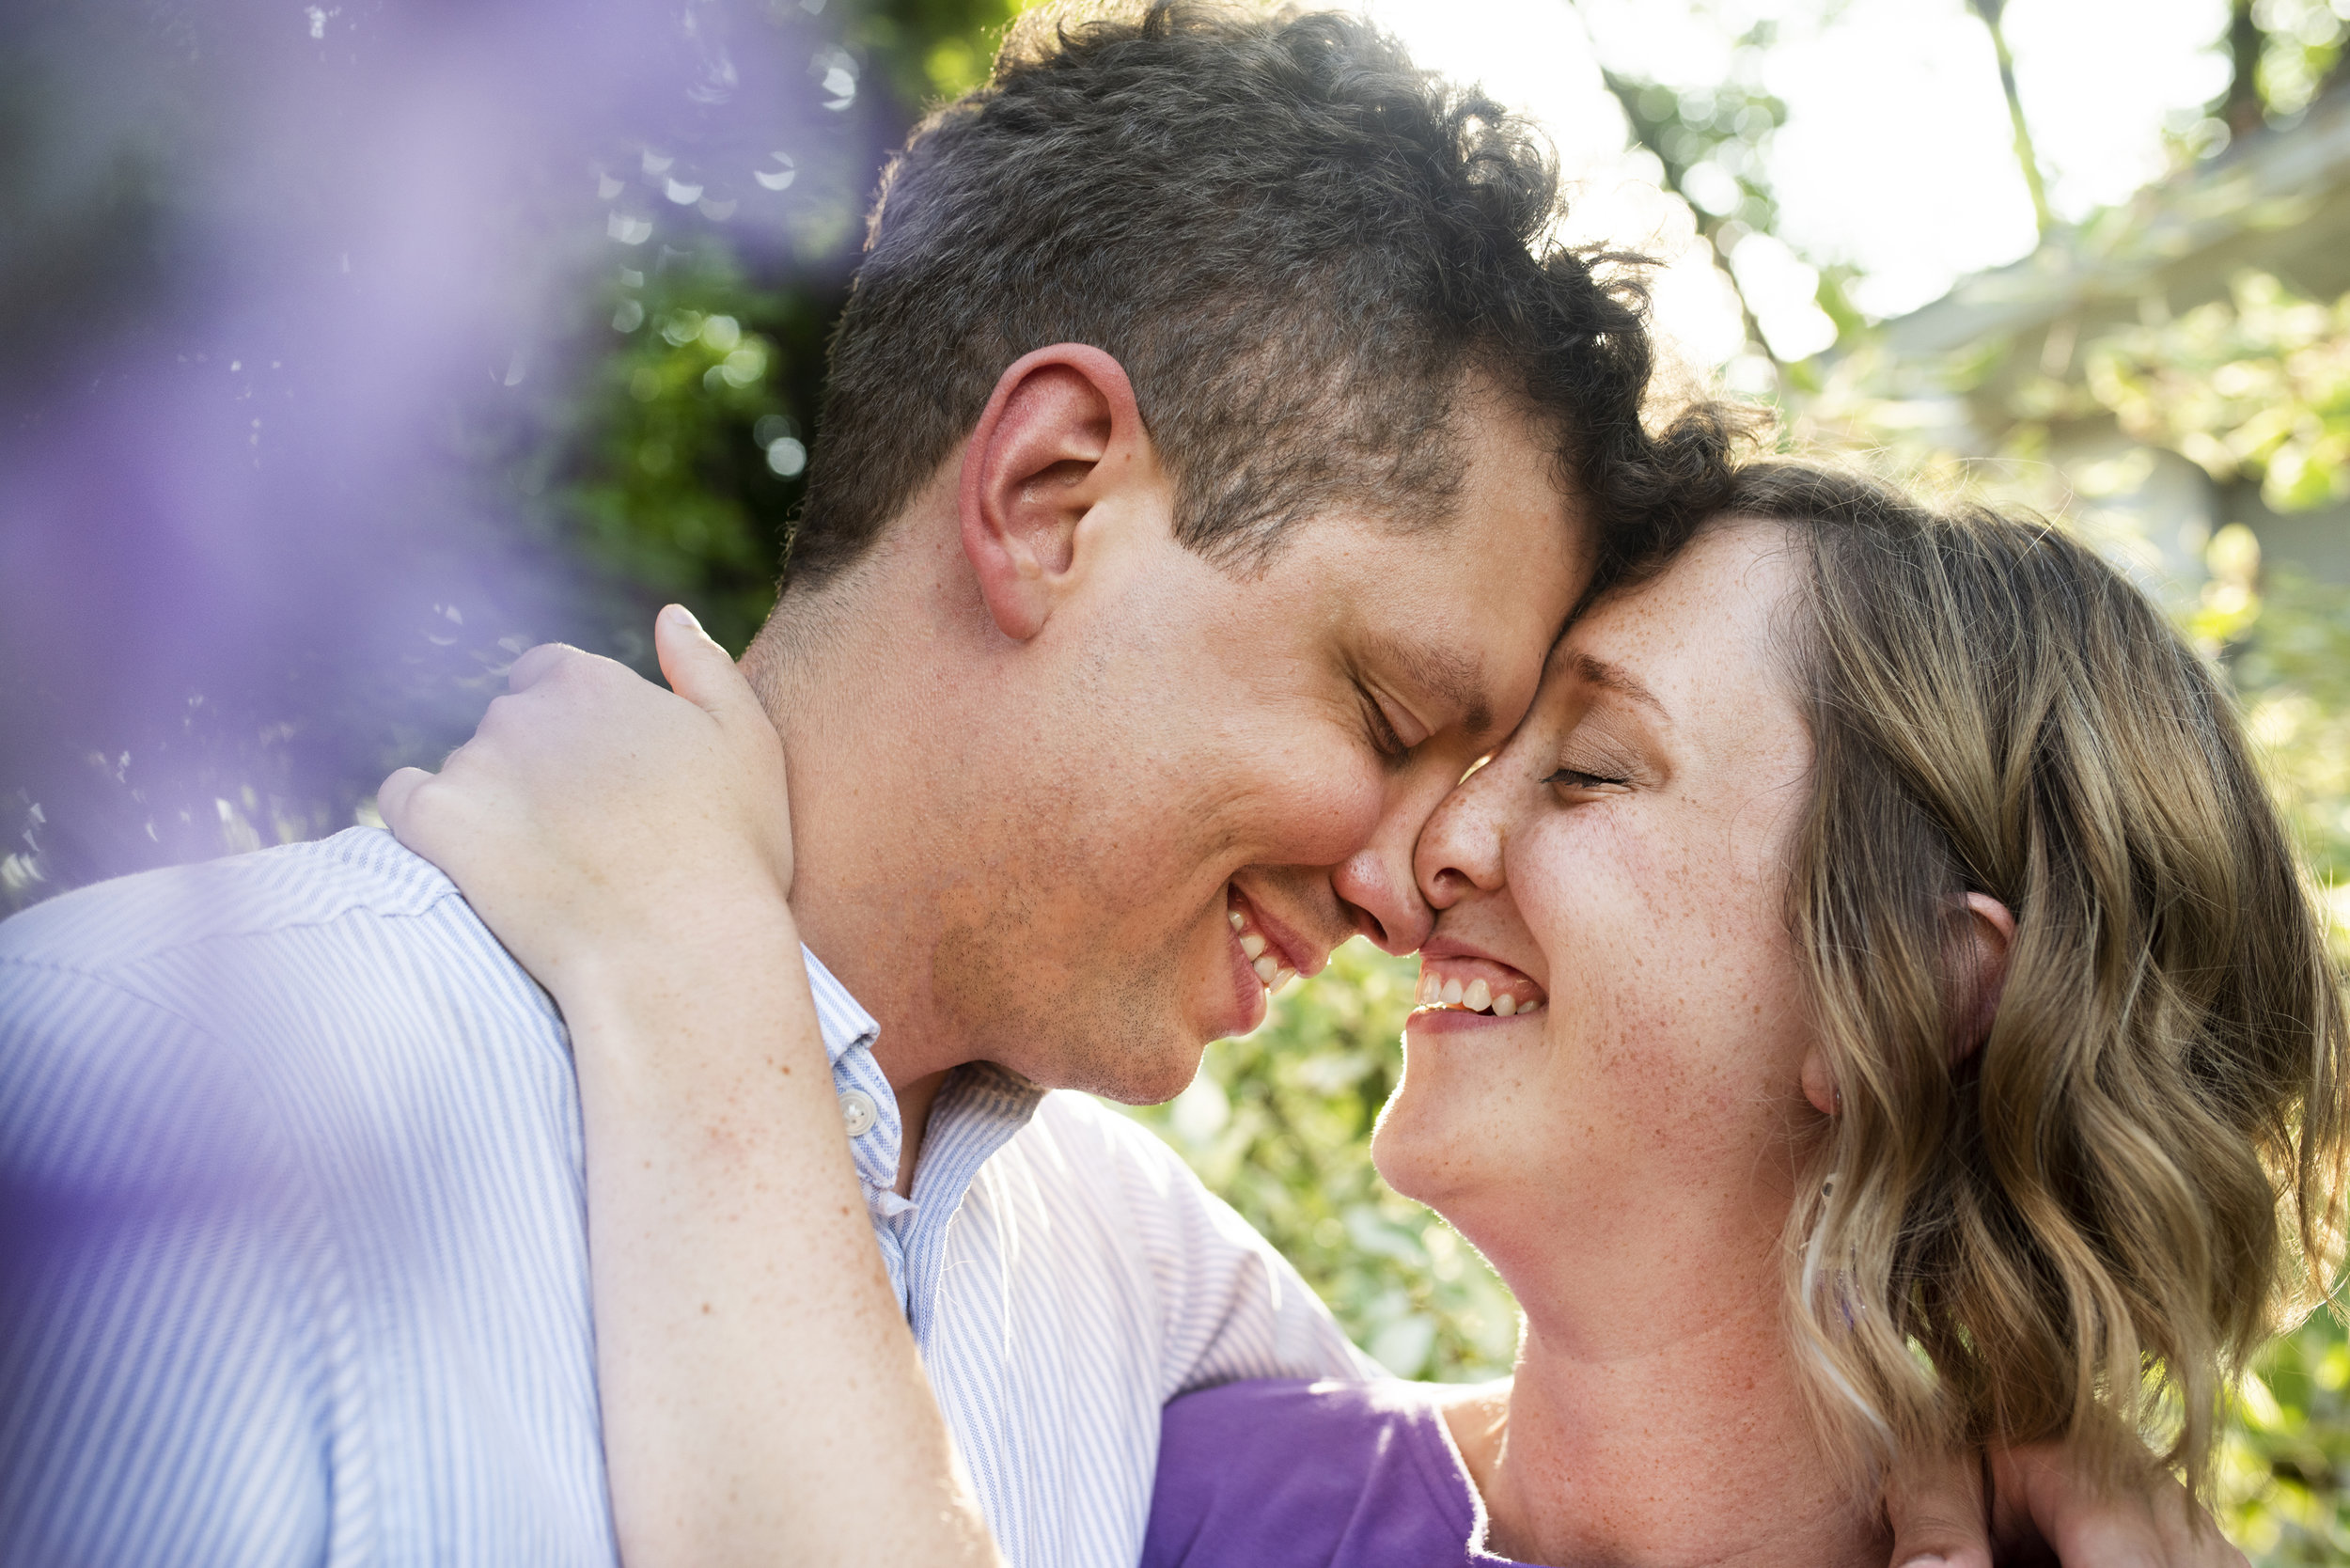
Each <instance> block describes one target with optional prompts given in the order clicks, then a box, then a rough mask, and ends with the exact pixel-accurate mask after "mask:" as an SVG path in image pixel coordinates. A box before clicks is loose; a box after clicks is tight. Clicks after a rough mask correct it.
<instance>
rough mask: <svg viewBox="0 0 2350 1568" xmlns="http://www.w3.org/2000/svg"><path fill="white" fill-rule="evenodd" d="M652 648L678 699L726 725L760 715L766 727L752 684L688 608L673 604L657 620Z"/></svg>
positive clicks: (653, 629)
mask: <svg viewBox="0 0 2350 1568" xmlns="http://www.w3.org/2000/svg"><path fill="white" fill-rule="evenodd" d="M652 646H653V651H654V652H655V653H656V654H658V655H659V656H660V659H661V673H662V675H663V676H664V677H666V679H667V681H668V682H669V689H670V690H671V691H673V692H675V693H677V694H678V696H680V697H682V698H685V700H687V701H688V702H691V703H692V704H694V706H696V707H697V708H699V709H701V710H702V711H703V712H704V713H709V714H710V715H711V716H712V717H713V718H716V719H719V720H721V721H724V720H727V719H729V718H731V717H733V716H734V715H735V714H737V713H744V712H745V710H759V722H760V723H761V724H765V723H766V722H767V716H766V713H765V711H764V710H763V709H760V707H759V698H758V695H757V694H756V693H754V692H753V691H752V690H751V684H750V682H747V681H745V680H744V679H743V672H742V671H741V670H739V669H737V668H735V667H734V661H733V660H732V659H730V658H729V657H727V651H726V650H725V649H723V648H721V647H719V646H718V644H717V643H716V641H714V640H713V638H712V637H711V635H710V634H709V633H707V632H705V631H703V630H702V623H701V622H700V621H698V620H697V619H694V612H693V611H691V610H689V609H687V608H686V607H685V606H684V605H682V604H671V605H670V606H669V607H668V608H666V609H665V610H663V611H662V612H661V614H660V616H659V618H658V619H655V620H654V621H653V627H652Z"/></svg>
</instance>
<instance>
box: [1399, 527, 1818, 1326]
mask: <svg viewBox="0 0 2350 1568" xmlns="http://www.w3.org/2000/svg"><path fill="white" fill-rule="evenodd" d="M1797 580H1798V579H1797V576H1796V558H1795V556H1794V547H1793V546H1792V544H1791V542H1790V541H1789V539H1788V537H1787V535H1786V534H1785V532H1784V531H1783V530H1781V529H1780V528H1778V527H1777V526H1775V525H1765V524H1757V523H1731V524H1724V525H1715V526H1713V527H1712V528H1710V529H1709V530H1708V531H1707V532H1706V533H1705V534H1704V535H1702V536H1701V537H1700V539H1699V540H1698V541H1696V542H1695V543H1693V544H1692V545H1691V546H1690V547H1689V548H1688V549H1687V550H1686V551H1684V553H1683V555H1682V556H1681V557H1680V558H1679V559H1678V560H1677V561H1675V562H1674V564H1673V565H1672V566H1671V567H1670V568H1669V570H1668V571H1667V572H1665V573H1664V574H1663V575H1661V576H1660V577H1658V578H1657V579H1655V580H1654V581H1653V582H1651V583H1649V584H1647V585H1645V586H1643V587H1641V588H1637V589H1635V590H1632V591H1630V592H1627V593H1624V594H1622V595H1621V596H1618V597H1615V598H1611V599H1609V600H1607V601H1606V602H1605V603H1603V604H1600V605H1599V606H1598V607H1597V608H1595V609H1594V610H1592V611H1591V612H1590V614H1589V615H1587V616H1586V617H1584V618H1583V619H1580V620H1579V621H1577V622H1576V623H1575V625H1574V626H1573V627H1572V628H1571V629H1570V630H1569V631H1568V633H1567V635H1566V636H1565V638H1564V639H1563V640H1562V641H1561V643H1560V645H1559V648H1558V650H1557V651H1555V653H1554V654H1553V655H1552V658H1551V660H1550V663H1549V667H1548V670H1547V672H1546V674H1545V677H1544V681H1543V688H1542V693H1541V695H1540V697H1539V698H1537V699H1536V701H1535V705H1534V708H1533V711H1532V713H1530V714H1529V715H1528V718H1527V719H1526V721H1525V723H1524V725H1523V726H1522V727H1521V728H1520V729H1518V731H1517V732H1516V733H1515V734H1514V735H1512V737H1511V739H1510V741H1509V742H1508V744H1507V745H1506V746H1505V747H1504V748H1503V749H1502V750H1501V751H1500V752H1499V753H1498V754H1497V755H1496V756H1495V757H1494V759H1493V760H1491V761H1490V762H1488V763H1487V764H1486V765H1485V766H1484V767H1483V768H1481V770H1479V771H1478V772H1476V773H1474V774H1472V775H1471V776H1469V777H1468V778H1467V779H1466V780H1465V781H1464V782H1463V783H1462V785H1461V786H1460V788H1459V789H1458V790H1456V791H1455V792H1453V794H1452V795H1451V797H1450V798H1449V800H1448V801H1447V802H1446V803H1445V804H1444V806H1443V807H1442V808H1440V809H1439V810H1438V811H1437V812H1436V814H1435V816H1434V818H1433V819H1431V821H1430V822H1429V824H1428V826H1427V828H1426V830H1425V832H1424V833H1423V834H1422V836H1421V838H1420V841H1419V848H1418V860H1417V870H1418V877H1419V881H1420V886H1421V887H1422V889H1423V890H1424V891H1425V893H1426V894H1427V896H1428V898H1429V900H1430V902H1432V903H1434V906H1435V907H1436V908H1437V909H1438V910H1439V911H1440V914H1439V916H1438V919H1437V923H1436V928H1435V934H1434V938H1433V939H1432V940H1431V941H1430V942H1429V943H1428V945H1427V946H1426V948H1425V949H1422V978H1421V992H1420V996H1421V998H1422V1006H1421V1008H1420V1009H1419V1010H1418V1011H1415V1013H1414V1014H1413V1016H1412V1020H1411V1024H1410V1026H1409V1027H1408V1029H1407V1030H1406V1033H1405V1047H1404V1075H1403V1080H1402V1084H1401V1085H1400V1086H1399V1087H1398V1089H1397V1090H1396V1094H1395V1097H1394V1099H1393V1100H1392V1101H1391V1102H1390V1103H1389V1104H1388V1105H1387V1110H1386V1111H1385V1113H1384V1114H1383V1116H1382V1118H1381V1123H1380V1127H1379V1132H1378V1137H1377V1139H1376V1142H1375V1143H1374V1146H1373V1147H1374V1153H1375V1156H1376V1158H1377V1161H1378V1164H1379V1168H1380V1169H1381V1171H1382V1172H1383V1173H1385V1174H1386V1176H1387V1180H1388V1181H1389V1182H1390V1183H1391V1184H1393V1185H1394V1186H1395V1187H1396V1188H1397V1189H1398V1190H1399V1191H1402V1192H1403V1193H1406V1194H1408V1195H1410V1196H1412V1197H1414V1198H1418V1199H1419V1200H1421V1201H1423V1202H1426V1203H1428V1204H1430V1205H1431V1206H1432V1207H1434V1208H1435V1209H1437V1210H1438V1211H1440V1212H1442V1213H1443V1214H1445V1215H1446V1216H1447V1217H1448V1218H1449V1219H1451V1220H1452V1222H1453V1223H1454V1224H1455V1225H1457V1226H1459V1227H1460V1228H1461V1230H1462V1231H1463V1232H1464V1233H1465V1234H1466V1235H1467V1236H1468V1237H1469V1239H1470V1240H1471V1241H1473V1242H1475V1243H1477V1245H1479V1246H1480V1247H1483V1248H1485V1250H1486V1251H1487V1253H1488V1255H1489V1256H1491V1257H1493V1259H1494V1261H1495V1262H1496V1264H1498V1265H1499V1266H1501V1268H1502V1269H1503V1271H1504V1273H1505V1274H1508V1275H1511V1276H1512V1284H1513V1285H1517V1286H1518V1287H1519V1289H1520V1292H1521V1294H1522V1295H1523V1294H1525V1292H1526V1290H1527V1289H1528V1286H1530V1285H1533V1284H1535V1281H1533V1280H1530V1279H1525V1278H1523V1275H1524V1270H1525V1268H1526V1267H1528V1266H1533V1267H1541V1266H1543V1263H1544V1261H1545V1259H1569V1258H1571V1259H1573V1260H1574V1262H1575V1265H1576V1266H1577V1267H1578V1268H1579V1269H1583V1270H1586V1271H1588V1270H1589V1269H1591V1268H1594V1267H1600V1266H1603V1265H1604V1264H1605V1262H1606V1258H1607V1257H1608V1256H1609V1255H1610V1254H1611V1253H1617V1254H1622V1256H1623V1261H1624V1262H1628V1263H1637V1262H1638V1261H1639V1258H1640V1256H1641V1254H1642V1251H1643V1249H1644V1248H1645V1249H1647V1251H1650V1252H1653V1250H1654V1249H1655V1248H1656V1247H1660V1246H1670V1245H1675V1243H1676V1240H1677V1241H1678V1242H1679V1243H1681V1244H1694V1243H1700V1242H1703V1243H1707V1244H1719V1243H1722V1242H1731V1241H1735V1240H1736V1239H1737V1238H1738V1237H1739V1236H1742V1235H1747V1234H1751V1235H1754V1236H1757V1237H1761V1238H1771V1237H1775V1236H1776V1235H1777V1232H1778V1227H1779V1225H1780V1224H1781V1222H1782V1221H1783V1220H1784V1218H1785V1215H1786V1214H1787V1204H1788V1200H1789V1198H1790V1196H1791V1190H1792V1189H1791V1185H1790V1183H1791V1180H1792V1176H1791V1172H1792V1168H1793V1162H1792V1158H1791V1154H1792V1151H1793V1148H1794V1137H1795V1136H1796V1133H1797V1129H1799V1128H1800V1127H1802V1126H1804V1125H1806V1124H1807V1121H1806V1119H1810V1118H1811V1117H1812V1116H1813V1115H1814V1113H1812V1112H1811V1111H1810V1110H1809V1109H1808V1108H1807V1107H1806V1106H1805V1105H1804V1102H1803V1099H1802V1092H1801V1088H1800V1074H1801V1068H1802V1058H1803V1055H1804V1052H1805V1050H1806V1049H1807V1047H1808V1044H1809V1040H1808V1034H1807V1028H1806V1024H1805V1013H1804V1007H1803V1002H1802V994H1801V986H1800V983H1799V977H1798V971H1797V964H1796V956H1795V951H1794V943H1793V940H1792V938H1791V936H1790V933H1789V932H1788V929H1787V924H1786V918H1785V913H1784V911H1785V896H1786V888H1787V861H1786V849H1787V845H1788V842H1789V839H1790V835H1791V832H1792V829H1793V827H1794V823H1796V821H1797V820H1798V818H1799V816H1800V814H1801V812H1802V810H1803V808H1804V807H1805V805H1806V803H1807V800H1808V790H1809V770H1810V760H1811V743H1810V734H1809V732H1808V730H1807V729H1806V726H1805V725H1804V722H1803V719H1802V717H1801V714H1800V713H1799V712H1798V710H1797V708H1796V705H1795V702H1794V698H1793V695H1792V694H1791V692H1790V691H1789V690H1788V688H1787V680H1786V675H1785V673H1784V663H1783V658H1782V655H1781V652H1780V646H1781V624H1782V621H1783V616H1782V613H1781V612H1782V607H1783V606H1784V605H1785V604H1787V603H1788V596H1789V594H1790V592H1791V591H1792V590H1793V589H1794V587H1795V585H1796V583H1797ZM1480 981H1482V982H1483V990H1482V993H1480V992H1479V990H1478V989H1477V986H1478V982H1480ZM1455 983H1457V984H1458V985H1459V986H1460V987H1461V995H1462V996H1463V998H1464V1001H1465V1003H1475V1002H1478V1001H1481V1000H1485V999H1486V998H1489V997H1493V998H1506V999H1502V1000H1495V1001H1493V1002H1491V1003H1489V1010H1488V1011H1483V1012H1478V1011H1468V1010H1467V1008H1466V1006H1465V1005H1461V1006H1452V1007H1445V1006H1443V1005H1441V1002H1442V999H1443V998H1447V997H1450V996H1453V992H1452V989H1451V987H1452V986H1453V985H1454V984H1455ZM1432 1001H1433V1002H1435V1003H1436V1004H1437V1005H1430V1003H1431V1002H1432ZM1529 1010H1530V1011H1529ZM1502 1014H1507V1015H1506V1016H1505V1015H1502ZM1692 1226H1696V1227H1699V1228H1700V1230H1701V1231H1705V1232H1706V1234H1705V1235H1704V1236H1701V1237H1700V1236H1692V1235H1691V1234H1690V1233H1689V1231H1690V1227H1692ZM1519 1236H1524V1237H1526V1238H1527V1241H1526V1245H1525V1246H1524V1247H1517V1246H1516V1245H1515V1243H1514V1241H1513V1238H1515V1237H1519ZM1513 1253H1515V1254H1517V1255H1516V1256H1514V1257H1513V1256H1512V1254H1513ZM1722 1261H1724V1262H1726V1261H1727V1260H1722Z"/></svg>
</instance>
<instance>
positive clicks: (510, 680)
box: [506, 642, 595, 692]
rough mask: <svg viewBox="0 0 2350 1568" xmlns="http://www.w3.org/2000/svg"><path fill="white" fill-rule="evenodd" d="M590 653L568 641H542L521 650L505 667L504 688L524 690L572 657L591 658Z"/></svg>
mask: <svg viewBox="0 0 2350 1568" xmlns="http://www.w3.org/2000/svg"><path fill="white" fill-rule="evenodd" d="M593 657H595V655H594V654H592V653H587V652H583V651H580V650H579V649H576V648H573V647H572V645H571V644H570V643H568V642H542V643H540V644H538V645H537V646H536V647H533V648H527V649H525V650H524V651H523V654H522V657H520V658H518V659H516V660H515V661H514V662H513V663H512V664H511V665H509V666H507V669H506V689H507V690H508V691H509V692H526V691H528V690H529V689H530V688H531V687H533V686H535V685H537V684H538V683H539V682H541V681H543V680H545V679H546V678H547V676H548V674H549V673H550V672H552V671H553V670H555V669H556V668H558V667H560V666H562V665H563V664H565V663H566V662H568V661H570V660H572V659H591V658H593Z"/></svg>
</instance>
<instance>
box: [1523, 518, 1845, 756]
mask: <svg viewBox="0 0 2350 1568" xmlns="http://www.w3.org/2000/svg"><path fill="white" fill-rule="evenodd" d="M1796 568H1797V561H1796V557H1795V552H1794V540H1793V537H1792V535H1791V533H1790V531H1789V530H1788V529H1787V528H1786V527H1784V526H1783V525H1778V524H1775V523H1763V522H1755V521H1749V520H1744V519H1729V520H1725V521H1723V522H1719V523H1716V524H1713V525H1708V526H1707V528H1706V529H1705V530H1704V532H1702V533H1700V535H1699V536H1698V537H1697V538H1696V539H1694V540H1692V541H1690V542H1689V543H1688V544H1687V545H1686V546H1684V548H1683V549H1682V550H1681V552H1680V553H1679V554H1678V555H1677V556H1675V557H1673V559H1672V560H1671V561H1670V562H1669V564H1668V565H1667V566H1666V567H1665V568H1664V569H1663V570H1662V571H1660V572H1657V573H1656V574H1655V575H1654V576H1653V577H1650V578H1648V579H1647V580H1645V581H1643V582H1640V583H1637V584H1633V585H1631V586H1629V587H1626V588H1621V589H1619V590H1617V591H1615V592H1613V593H1609V594H1607V595H1606V596H1605V597H1603V598H1601V599H1599V600H1598V601H1597V602H1595V603H1594V604H1591V605H1590V607H1589V608H1588V609H1586V610H1585V611H1584V613H1583V614H1582V615H1580V616H1579V617H1577V618H1576V619H1575V623H1574V624H1573V625H1571V626H1569V627H1568V628H1567V630H1566V634H1565V635H1563V636H1561V637H1560V638H1559V642H1558V645H1557V646H1556V647H1555V648H1554V649H1552V651H1551V655H1550V659H1549V663H1548V666H1547V668H1546V669H1545V671H1544V677H1545V679H1546V680H1549V681H1556V682H1572V683H1576V684H1581V685H1588V686H1599V687H1606V688H1611V689H1615V690H1617V691H1619V692H1620V693H1621V694H1622V695H1624V696H1626V697H1628V698H1631V697H1637V696H1639V695H1641V693H1643V692H1644V693H1645V694H1646V695H1647V696H1649V697H1652V698H1655V699H1657V700H1658V701H1660V702H1661V703H1662V704H1663V705H1664V706H1665V707H1666V708H1667V709H1671V708H1672V707H1674V706H1675V704H1674V702H1673V701H1672V696H1673V694H1674V692H1675V691H1676V689H1681V688H1688V687H1693V686H1699V687H1705V688H1718V687H1719V686H1720V685H1722V684H1723V683H1724V682H1725V681H1731V682H1734V683H1745V682H1747V681H1750V682H1754V683H1758V684H1759V683H1762V682H1770V683H1772V684H1774V685H1777V684H1778V683H1779V682H1778V660H1777V658H1776V652H1777V648H1778V636H1779V627H1780V625H1781V621H1782V618H1781V611H1782V609H1783V608H1784V606H1785V605H1786V604H1787V602H1788V600H1789V598H1790V596H1791V595H1792V594H1794V592H1795V590H1796V588H1798V586H1799V584H1800V581H1801V578H1800V576H1799V575H1798V572H1797V570H1796ZM1741 678H1743V679H1741ZM1630 687H1637V688H1639V691H1637V692H1636V691H1634V690H1631V689H1628V688H1630Z"/></svg>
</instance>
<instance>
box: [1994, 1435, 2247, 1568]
mask: <svg viewBox="0 0 2350 1568" xmlns="http://www.w3.org/2000/svg"><path fill="white" fill-rule="evenodd" d="M1991 1482H1992V1489H1993V1493H1994V1496H1995V1498H1996V1502H1995V1505H1994V1513H1995V1514H1996V1516H1997V1523H1998V1534H1999V1538H2000V1540H2001V1542H2002V1543H2003V1544H2014V1545H2019V1546H2022V1547H2024V1548H2026V1549H2027V1550H2028V1551H2029V1550H2030V1549H2039V1548H2040V1547H2041V1544H2042V1543H2045V1544H2046V1548H2048V1549H2050V1557H2049V1558H2046V1559H2033V1558H2030V1557H2029V1556H2027V1557H2026V1558H2025V1559H2024V1560H2027V1561H2033V1560H2060V1561H2061V1562H2062V1563H2063V1564H2064V1568H2245V1558H2244V1554H2243V1553H2241V1552H2239V1551H2237V1550H2236V1549H2235V1548H2234V1547H2233V1546H2232V1545H2230V1544H2228V1538H2227V1537H2226V1536H2224V1535H2222V1534H2220V1533H2219V1527H2218V1526H2217V1524H2215V1523H2213V1522H2212V1518H2211V1515H2210V1514H2209V1513H2205V1512H2204V1511H2203V1510H2202V1509H2201V1507H2199V1506H2198V1505H2197V1504H2196V1502H2195V1499H2194V1498H2193V1497H2189V1496H2188V1495H2187V1491H2186V1487H2184V1486H2182V1485H2180V1484H2179V1482H2177V1481H2176V1480H2175V1479H2174V1478H2172V1477H2171V1476H2170V1475H2168V1474H2163V1473H2159V1472H2152V1473H2150V1474H2149V1476H2148V1478H2147V1480H2146V1482H2145V1483H2144V1484H2143V1485H2142V1486H2141V1487H2140V1488H2139V1489H2138V1490H2136V1491H2131V1490H2128V1489H2126V1488H2125V1489H2123V1490H2122V1491H2120V1492H2108V1491H2107V1490H2106V1489H2105V1488H2103V1487H2101V1486H2099V1485H2098V1484H2097V1483H2096V1482H2095V1481H2093V1480H2092V1478H2091V1477H2089V1476H2088V1475H2086V1474H2084V1473H2083V1472H2082V1471H2081V1469H2080V1468H2079V1467H2078V1466H2076V1465H2075V1464H2074V1463H2073V1459H2072V1456H2071V1455H2070V1454H2068V1453H2067V1452H2066V1451H2065V1450H2064V1449H2063V1448H2061V1447H2060V1446H2059V1445H2056V1444H2033V1445H2029V1446H2027V1447H2021V1448H2013V1449H1995V1450H1993V1451H1992V1455H1991ZM2004 1556H2005V1554H2003V1558H2004Z"/></svg>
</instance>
